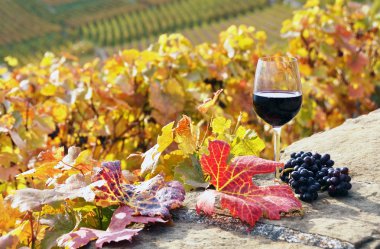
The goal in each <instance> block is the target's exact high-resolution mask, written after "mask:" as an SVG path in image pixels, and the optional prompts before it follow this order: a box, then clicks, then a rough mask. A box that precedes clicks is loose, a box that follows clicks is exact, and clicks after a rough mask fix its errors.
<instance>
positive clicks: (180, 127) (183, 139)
mask: <svg viewBox="0 0 380 249" xmlns="http://www.w3.org/2000/svg"><path fill="white" fill-rule="evenodd" d="M174 140H175V141H176V143H177V144H178V147H179V149H180V150H182V151H183V153H184V154H192V153H194V151H195V150H196V149H197V139H196V136H195V134H194V127H193V125H192V123H191V119H190V118H189V117H188V116H186V115H183V117H182V118H181V120H180V121H178V124H177V126H176V128H175V139H174Z"/></svg>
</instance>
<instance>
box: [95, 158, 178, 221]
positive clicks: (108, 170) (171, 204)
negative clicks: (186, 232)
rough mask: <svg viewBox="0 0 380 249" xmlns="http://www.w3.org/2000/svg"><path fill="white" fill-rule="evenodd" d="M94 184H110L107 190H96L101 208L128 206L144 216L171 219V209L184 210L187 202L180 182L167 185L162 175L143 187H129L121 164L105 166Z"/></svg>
mask: <svg viewBox="0 0 380 249" xmlns="http://www.w3.org/2000/svg"><path fill="white" fill-rule="evenodd" d="M94 180H95V181H99V180H104V181H105V182H106V184H105V185H104V186H101V187H95V188H94V189H95V191H96V198H95V201H96V203H97V204H98V205H101V206H108V205H113V204H124V205H128V206H130V207H131V208H133V210H134V211H135V212H136V214H141V215H148V216H156V215H159V216H161V217H168V216H169V215H170V213H169V209H173V208H177V207H180V206H181V205H182V201H183V200H184V198H185V191H184V189H183V186H182V185H181V184H180V183H179V182H177V181H171V182H165V181H164V178H163V177H162V176H161V175H157V176H155V177H153V178H152V179H150V180H147V181H145V182H142V183H140V184H139V185H130V184H125V181H124V179H123V178H122V174H121V168H120V162H119V161H116V162H106V163H103V164H102V167H101V168H100V170H99V171H98V172H97V173H96V174H95V176H94Z"/></svg>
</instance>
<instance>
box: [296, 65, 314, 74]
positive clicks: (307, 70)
mask: <svg viewBox="0 0 380 249" xmlns="http://www.w3.org/2000/svg"><path fill="white" fill-rule="evenodd" d="M298 65H299V70H300V72H301V74H302V75H304V76H310V75H311V74H312V72H313V70H312V69H311V68H310V66H309V65H308V64H303V63H299V64H298Z"/></svg>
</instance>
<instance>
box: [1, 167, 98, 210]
mask: <svg viewBox="0 0 380 249" xmlns="http://www.w3.org/2000/svg"><path fill="white" fill-rule="evenodd" d="M103 184H104V181H96V182H93V183H91V184H89V182H88V181H86V179H85V176H83V175H82V174H76V175H72V176H70V177H69V178H67V180H66V181H65V183H64V184H58V185H57V186H56V187H55V188H54V189H43V190H40V189H33V188H25V189H20V190H16V192H15V193H14V195H10V196H7V198H6V200H7V201H11V202H12V207H13V208H18V209H19V210H20V211H21V212H24V211H28V210H36V209H39V208H40V207H41V206H42V205H44V204H50V203H54V202H59V201H63V200H65V199H75V198H84V199H85V200H86V201H93V200H94V199H95V194H94V192H93V191H92V188H94V187H100V186H102V185H103Z"/></svg>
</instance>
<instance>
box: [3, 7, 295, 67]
mask: <svg viewBox="0 0 380 249" xmlns="http://www.w3.org/2000/svg"><path fill="white" fill-rule="evenodd" d="M0 5H1V6H0V7H1V9H2V10H3V11H4V15H1V18H3V19H0V21H2V25H3V26H4V27H5V28H4V29H3V30H2V31H3V32H4V33H3V35H2V37H4V38H3V40H2V41H1V42H0V45H1V47H0V56H1V57H5V56H6V55H12V56H15V57H17V58H19V59H20V61H21V62H22V63H26V62H28V61H33V60H34V61H35V58H41V57H42V55H43V53H44V51H46V49H49V50H51V51H55V52H59V51H62V50H67V49H70V47H72V46H73V45H74V46H75V44H76V43H77V42H78V41H83V40H84V41H86V42H88V43H89V44H90V45H89V46H90V47H92V48H93V47H110V46H112V47H116V46H117V47H129V45H128V44H136V43H139V44H140V43H141V44H144V45H139V47H144V46H145V44H146V43H149V42H150V41H152V38H153V37H157V36H158V35H159V34H162V33H166V32H168V33H171V32H176V31H181V30H185V29H195V30H197V29H199V28H200V29H205V28H206V29H207V27H208V30H207V31H205V32H213V33H214V34H216V33H215V32H217V31H220V30H221V29H220V28H218V29H217V30H215V28H214V27H213V26H210V24H215V23H218V24H219V22H223V23H224V24H223V23H220V24H219V25H223V26H224V27H225V26H226V25H225V24H226V22H225V21H226V20H234V19H235V18H236V17H237V16H244V15H247V16H246V19H247V20H246V22H249V19H248V18H249V15H251V16H252V13H254V12H255V11H257V10H259V9H262V8H264V7H268V3H267V1H265V0H260V1H254V0H249V1H243V0H239V1H232V0H222V1H217V0H207V1H202V0H195V1H194V0H193V1H191V0H150V1H137V2H133V1H126V0H111V1H100V0H99V1H98V0H96V1H83V0H77V1H38V0H30V1H27V2H25V1H21V0H16V1H8V0H7V1H2V2H1V3H0ZM284 10H285V12H287V10H288V7H286V6H284ZM6 13H8V14H6ZM9 13H25V15H18V16H17V22H15V21H14V20H13V19H15V18H16V17H15V16H14V17H12V18H13V19H12V18H8V16H9V15H10V14H9ZM89 13H90V14H89ZM162 16H165V18H162ZM282 17H284V16H282ZM280 18H281V17H276V19H277V20H279V22H281V21H282V20H283V19H280ZM31 20H32V21H31ZM17 23H20V24H19V26H15V25H16V24H17ZM218 24H217V25H218ZM249 24H251V25H252V24H254V23H249ZM8 29H9V30H11V32H8ZM23 29H25V31H24V30H23ZM268 31H270V30H268ZM270 32H271V31H270ZM74 50H75V49H74ZM89 51H90V52H93V51H92V50H91V49H89ZM87 52H88V51H87Z"/></svg>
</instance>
